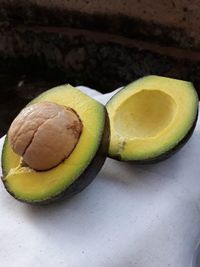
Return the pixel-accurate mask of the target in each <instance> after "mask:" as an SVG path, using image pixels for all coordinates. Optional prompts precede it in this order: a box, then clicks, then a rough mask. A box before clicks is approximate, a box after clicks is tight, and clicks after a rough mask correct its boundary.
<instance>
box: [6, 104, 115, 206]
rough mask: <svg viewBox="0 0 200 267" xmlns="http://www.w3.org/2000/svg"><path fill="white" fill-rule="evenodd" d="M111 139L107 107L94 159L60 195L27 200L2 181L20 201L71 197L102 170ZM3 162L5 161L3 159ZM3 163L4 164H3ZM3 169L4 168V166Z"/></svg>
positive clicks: (38, 203) (47, 201) (36, 202)
mask: <svg viewBox="0 0 200 267" xmlns="http://www.w3.org/2000/svg"><path fill="white" fill-rule="evenodd" d="M109 141H110V122H109V117H108V113H107V110H106V108H105V123H104V130H103V134H102V139H101V143H100V145H99V148H98V150H97V152H96V154H95V156H94V157H93V159H92V161H91V162H90V163H89V165H88V166H87V167H86V169H85V170H84V172H83V173H82V174H81V175H80V176H79V177H78V178H77V179H76V180H75V181H74V182H73V183H72V184H71V185H70V186H68V187H67V188H66V189H65V190H64V191H62V192H61V193H59V194H58V195H56V196H54V197H51V198H48V199H45V200H41V201H27V200H22V199H19V198H17V197H16V196H15V195H14V193H13V192H10V191H9V189H8V187H7V185H6V182H5V181H4V180H3V177H2V182H3V184H4V187H5V189H6V190H7V192H8V193H9V194H10V195H11V196H13V197H14V198H15V199H17V200H18V201H20V202H23V203H27V204H31V205H38V206H39V205H46V204H50V203H52V202H56V201H59V200H63V199H64V198H65V199H69V198H71V197H72V196H74V195H76V194H78V193H80V192H81V191H82V190H83V189H85V188H86V187H87V186H88V185H89V184H90V183H91V182H92V181H93V180H94V178H95V177H96V176H97V174H98V173H99V171H100V170H101V168H102V166H103V165H104V162H105V160H106V158H107V155H108V148H109ZM2 162H3V161H2ZM2 165H3V164H2ZM2 169H3V168H2Z"/></svg>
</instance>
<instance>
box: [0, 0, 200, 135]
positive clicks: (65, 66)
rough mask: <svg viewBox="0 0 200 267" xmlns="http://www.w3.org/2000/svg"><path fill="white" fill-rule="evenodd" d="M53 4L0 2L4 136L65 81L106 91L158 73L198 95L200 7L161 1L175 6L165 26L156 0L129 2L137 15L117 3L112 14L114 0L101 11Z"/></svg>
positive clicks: (88, 4)
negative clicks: (23, 112) (198, 21)
mask: <svg viewBox="0 0 200 267" xmlns="http://www.w3.org/2000/svg"><path fill="white" fill-rule="evenodd" d="M49 2H50V1H49V0H45V1H41V3H43V4H38V1H34V0H33V1H4V0H0V90H1V98H0V136H2V135H4V134H5V133H6V131H7V129H8V127H9V125H10V123H11V121H12V120H13V118H14V117H15V116H16V114H17V113H18V112H19V111H20V109H21V108H22V107H24V105H25V104H26V103H28V102H29V101H30V100H31V99H33V98H34V97H36V96H37V95H38V94H39V93H41V92H43V91H44V90H46V89H49V88H51V87H54V86H56V85H60V84H64V83H70V84H72V85H74V86H76V85H85V86H88V87H91V88H94V89H97V90H99V91H101V92H102V93H106V92H110V91H112V90H114V89H116V88H118V87H120V86H122V85H126V84H128V83H129V82H131V81H134V80H135V79H137V78H139V77H141V76H145V75H148V74H157V75H163V76H168V77H174V78H178V79H184V80H190V81H192V82H193V83H194V85H195V87H196V89H197V91H198V93H199V92H200V83H199V81H200V77H199V70H200V53H199V47H200V46H199V40H198V38H196V39H195V36H190V35H189V34H188V32H190V31H191V30H193V32H195V33H198V32H199V31H200V30H199V29H200V28H194V25H193V24H191V25H190V18H192V16H193V18H194V19H195V16H194V15H195V14H196V13H195V12H197V13H198V12H199V13H200V11H195V9H194V10H190V9H188V7H187V6H185V2H186V1H185V0H184V1H180V3H181V4H180V5H182V6H176V4H175V2H173V1H171V2H170V1H163V3H165V4H166V7H165V8H166V9H167V8H168V9H169V11H170V6H169V3H170V5H171V8H173V12H174V13H172V15H173V16H174V20H173V19H171V17H170V21H171V24H170V25H168V21H166V20H164V19H163V23H161V22H162V18H161V17H160V16H159V15H158V14H157V13H155V12H154V11H155V10H154V6H153V5H154V4H152V6H150V7H148V10H146V9H145V5H144V4H142V1H132V3H135V4H136V2H137V8H138V13H141V14H143V15H141V16H140V18H138V17H137V16H135V15H134V14H133V13H129V12H127V10H128V9H127V7H124V9H122V11H121V13H119V10H118V9H119V8H120V7H118V6H116V5H115V7H113V8H114V9H115V10H116V12H115V13H113V11H112V9H109V3H110V2H112V1H108V9H107V11H105V10H102V12H97V11H95V10H96V9H95V5H94V4H95V3H96V5H97V2H98V1H79V2H83V4H84V5H83V6H80V9H77V7H75V8H74V7H73V5H72V4H70V3H73V1H58V4H57V6H55V5H54V6H52V7H51V5H48V4H47V3H49ZM117 2H119V1H117ZM117 2H116V3H117ZM129 2H131V0H129V1H121V2H120V4H123V3H126V4H127V3H129ZM144 2H145V1H144ZM63 3H65V4H63ZM176 3H179V1H176ZM59 5H60V6H59ZM86 7H87V8H86ZM73 8H74V9H73ZM194 8H195V7H194ZM180 10H181V11H180ZM109 12H110V13H109ZM136 12H137V11H136ZM145 12H146V13H145ZM148 12H150V13H151V14H150V13H149V14H150V15H151V16H150V15H149V17H148ZM152 12H154V14H155V16H154V17H153V18H152ZM156 14H157V15H156ZM196 15H198V14H196ZM150 17H151V19H149V18H150ZM177 23H179V24H180V27H179V24H177ZM187 25H189V26H190V27H191V29H190V28H188V27H189V26H188V27H187ZM199 26H200V25H199ZM184 29H186V30H184ZM198 36H200V35H198Z"/></svg>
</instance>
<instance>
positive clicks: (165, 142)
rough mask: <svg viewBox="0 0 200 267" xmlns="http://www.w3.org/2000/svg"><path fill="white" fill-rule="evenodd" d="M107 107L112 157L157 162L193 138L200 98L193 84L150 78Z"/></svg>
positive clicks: (156, 77)
mask: <svg viewBox="0 0 200 267" xmlns="http://www.w3.org/2000/svg"><path fill="white" fill-rule="evenodd" d="M106 108H107V111H108V114H109V118H110V129H111V136H110V145H109V157H111V158H115V159H118V160H122V161H134V162H136V163H154V162H158V161H160V160H163V159H166V158H168V157H169V156H171V155H172V154H174V153H175V152H176V151H177V150H178V149H180V148H181V147H182V146H183V145H184V144H185V143H186V142H187V140H188V139H189V138H190V136H191V134H192V132H193V130H194V127H195V124H196V120H197V116H198V96H197V93H196V91H195V89H194V87H193V85H192V83H190V82H187V81H182V80H176V79H171V78H166V77H160V76H154V75H151V76H146V77H144V78H141V79H138V80H136V81H135V82H133V83H131V84H129V85H127V86H126V87H124V88H123V89H122V90H120V91H119V92H118V93H117V94H115V95H114V96H113V97H112V98H111V99H110V101H109V102H108V103H107V105H106Z"/></svg>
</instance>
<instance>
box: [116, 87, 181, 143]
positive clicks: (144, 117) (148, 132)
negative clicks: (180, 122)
mask: <svg viewBox="0 0 200 267" xmlns="http://www.w3.org/2000/svg"><path fill="white" fill-rule="evenodd" d="M176 109H177V105H176V102H175V101H174V100H173V99H172V97H171V96H170V95H168V94H166V93H164V92H162V91H159V90H142V91H140V92H138V93H136V94H134V95H132V96H130V97H129V98H128V99H127V100H126V101H124V102H123V103H122V104H121V105H120V106H119V107H118V109H117V110H116V113H115V117H114V128H115V131H116V132H117V133H118V134H119V135H121V136H123V137H127V138H147V137H153V136H156V135H157V134H159V133H160V132H161V131H163V130H164V129H165V128H166V127H167V126H168V125H169V124H170V122H171V121H172V120H173V118H174V116H175V113H176Z"/></svg>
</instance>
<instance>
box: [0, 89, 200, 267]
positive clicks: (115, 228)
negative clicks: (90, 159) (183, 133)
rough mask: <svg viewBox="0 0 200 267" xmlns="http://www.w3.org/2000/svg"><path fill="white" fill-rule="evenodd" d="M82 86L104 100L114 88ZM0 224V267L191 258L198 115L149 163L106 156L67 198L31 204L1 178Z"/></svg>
mask: <svg viewBox="0 0 200 267" xmlns="http://www.w3.org/2000/svg"><path fill="white" fill-rule="evenodd" d="M84 90H85V89H84ZM86 92H89V93H91V94H92V96H93V97H94V96H95V97H96V98H97V99H99V100H100V101H101V102H103V103H105V102H106V101H107V100H108V98H109V97H110V96H111V95H110V94H108V95H104V96H102V95H100V94H94V92H93V91H87V90H86ZM2 142H3V139H1V141H0V148H2ZM0 229H1V230H0V266H1V267H27V266H28V267H40V266H42V267H49V266H52V267H54V266H66V267H169V266H170V267H188V266H190V262H191V259H192V256H193V253H194V250H195V247H196V244H197V242H198V240H199V237H200V122H199V121H198V123H197V127H196V129H195V132H194V134H193V136H192V138H191V139H190V141H189V142H188V143H187V144H186V145H185V146H184V148H183V149H182V150H180V152H178V153H177V154H175V155H174V156H173V157H171V158H170V159H168V160H166V161H163V162H161V163H157V164H155V165H146V166H134V165H133V164H131V163H125V162H118V161H115V160H111V159H107V160H106V163H105V165H104V167H103V168H102V170H101V172H100V173H99V175H98V176H97V177H96V179H95V180H94V182H93V183H92V184H91V185H90V186H88V187H87V188H86V189H85V190H84V191H83V192H81V193H80V194H78V195H76V196H74V197H73V198H72V199H70V200H68V201H63V202H59V203H56V204H52V205H49V206H42V207H37V206H30V205H27V204H23V203H20V202H18V201H17V200H15V199H14V198H12V197H11V196H10V195H9V194H8V193H7V192H6V190H5V189H4V187H3V184H2V185H1V186H0Z"/></svg>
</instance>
